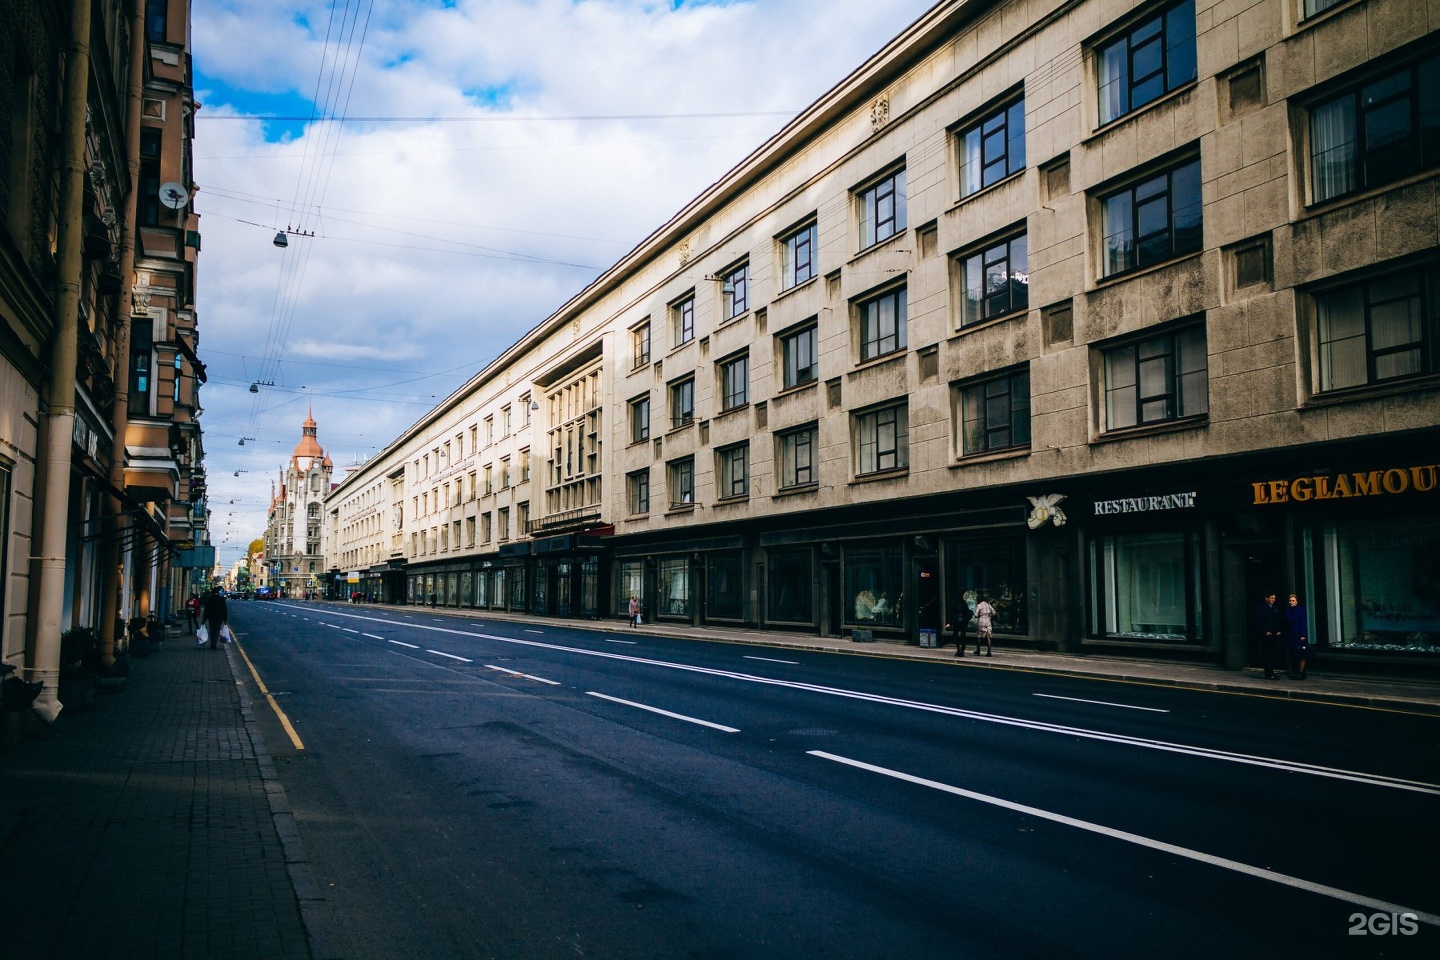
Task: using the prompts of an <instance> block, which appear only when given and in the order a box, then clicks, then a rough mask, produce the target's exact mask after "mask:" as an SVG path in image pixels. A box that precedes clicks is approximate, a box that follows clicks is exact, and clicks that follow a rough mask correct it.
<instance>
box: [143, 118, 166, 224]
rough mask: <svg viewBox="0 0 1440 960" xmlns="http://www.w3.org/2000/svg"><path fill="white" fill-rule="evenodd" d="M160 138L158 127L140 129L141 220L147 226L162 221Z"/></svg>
mask: <svg viewBox="0 0 1440 960" xmlns="http://www.w3.org/2000/svg"><path fill="white" fill-rule="evenodd" d="M160 140H161V132H160V131H159V130H156V129H153V128H151V129H145V130H141V131H140V198H139V204H140V207H139V213H140V222H141V223H142V224H144V225H145V226H147V227H153V226H157V225H158V224H159V223H160V210H161V207H160Z"/></svg>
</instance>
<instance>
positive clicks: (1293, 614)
mask: <svg viewBox="0 0 1440 960" xmlns="http://www.w3.org/2000/svg"><path fill="white" fill-rule="evenodd" d="M1275 596H1276V595H1275V594H1273V593H1269V594H1266V595H1265V599H1264V600H1261V601H1260V605H1259V606H1258V607H1256V608H1255V616H1254V627H1255V639H1256V641H1257V642H1258V643H1259V644H1260V666H1261V667H1262V668H1263V669H1264V670H1265V679H1266V680H1278V679H1279V674H1277V673H1276V672H1275V671H1276V669H1277V668H1278V667H1279V666H1280V662H1281V660H1282V658H1283V660H1284V664H1285V673H1286V676H1288V677H1290V679H1292V680H1304V679H1306V673H1305V666H1306V663H1307V662H1308V661H1309V660H1310V658H1311V656H1312V655H1313V652H1314V651H1313V648H1312V647H1311V645H1310V617H1309V614H1307V613H1306V612H1305V608H1304V607H1303V606H1301V604H1300V598H1299V597H1298V596H1296V595H1295V594H1293V593H1292V594H1290V596H1289V598H1288V600H1287V601H1286V604H1285V606H1283V607H1282V606H1280V604H1279V603H1277V602H1276V599H1275Z"/></svg>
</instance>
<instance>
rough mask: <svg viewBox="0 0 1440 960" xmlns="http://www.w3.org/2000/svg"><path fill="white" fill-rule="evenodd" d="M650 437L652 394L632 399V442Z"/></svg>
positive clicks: (638, 441)
mask: <svg viewBox="0 0 1440 960" xmlns="http://www.w3.org/2000/svg"><path fill="white" fill-rule="evenodd" d="M649 439H650V394H648V393H647V394H645V396H643V397H636V398H635V399H634V400H631V401H630V442H631V443H640V442H641V441H643V440H649Z"/></svg>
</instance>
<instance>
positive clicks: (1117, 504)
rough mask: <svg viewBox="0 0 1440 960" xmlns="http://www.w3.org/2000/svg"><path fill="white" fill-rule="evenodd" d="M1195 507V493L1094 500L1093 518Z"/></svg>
mask: <svg viewBox="0 0 1440 960" xmlns="http://www.w3.org/2000/svg"><path fill="white" fill-rule="evenodd" d="M1194 506H1195V492H1194V491H1193V490H1192V491H1191V492H1189V493H1167V494H1164V495H1162V496H1158V497H1121V498H1120V499H1118V500H1096V501H1095V516H1097V517H1100V516H1106V515H1108V514H1112V513H1150V512H1151V511H1154V510H1187V509H1189V508H1191V507H1194Z"/></svg>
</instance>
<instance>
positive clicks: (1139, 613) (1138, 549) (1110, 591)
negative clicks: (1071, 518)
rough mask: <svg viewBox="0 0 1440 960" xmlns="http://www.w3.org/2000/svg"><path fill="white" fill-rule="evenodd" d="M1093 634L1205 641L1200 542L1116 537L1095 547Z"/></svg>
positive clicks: (1178, 537)
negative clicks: (1202, 637) (1202, 616)
mask: <svg viewBox="0 0 1440 960" xmlns="http://www.w3.org/2000/svg"><path fill="white" fill-rule="evenodd" d="M1089 553H1090V633H1091V635H1092V636H1097V637H1119V638H1126V639H1135V640H1151V641H1181V642H1183V641H1187V640H1200V639H1201V635H1202V630H1201V624H1202V618H1201V607H1200V598H1201V596H1202V595H1203V594H1202V591H1201V589H1200V587H1201V584H1200V572H1201V566H1200V538H1199V537H1198V536H1197V535H1195V534H1192V533H1188V532H1185V531H1180V530H1174V531H1151V532H1133V533H1113V534H1106V535H1104V536H1099V537H1096V538H1094V539H1093V540H1091V541H1090V551H1089Z"/></svg>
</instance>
